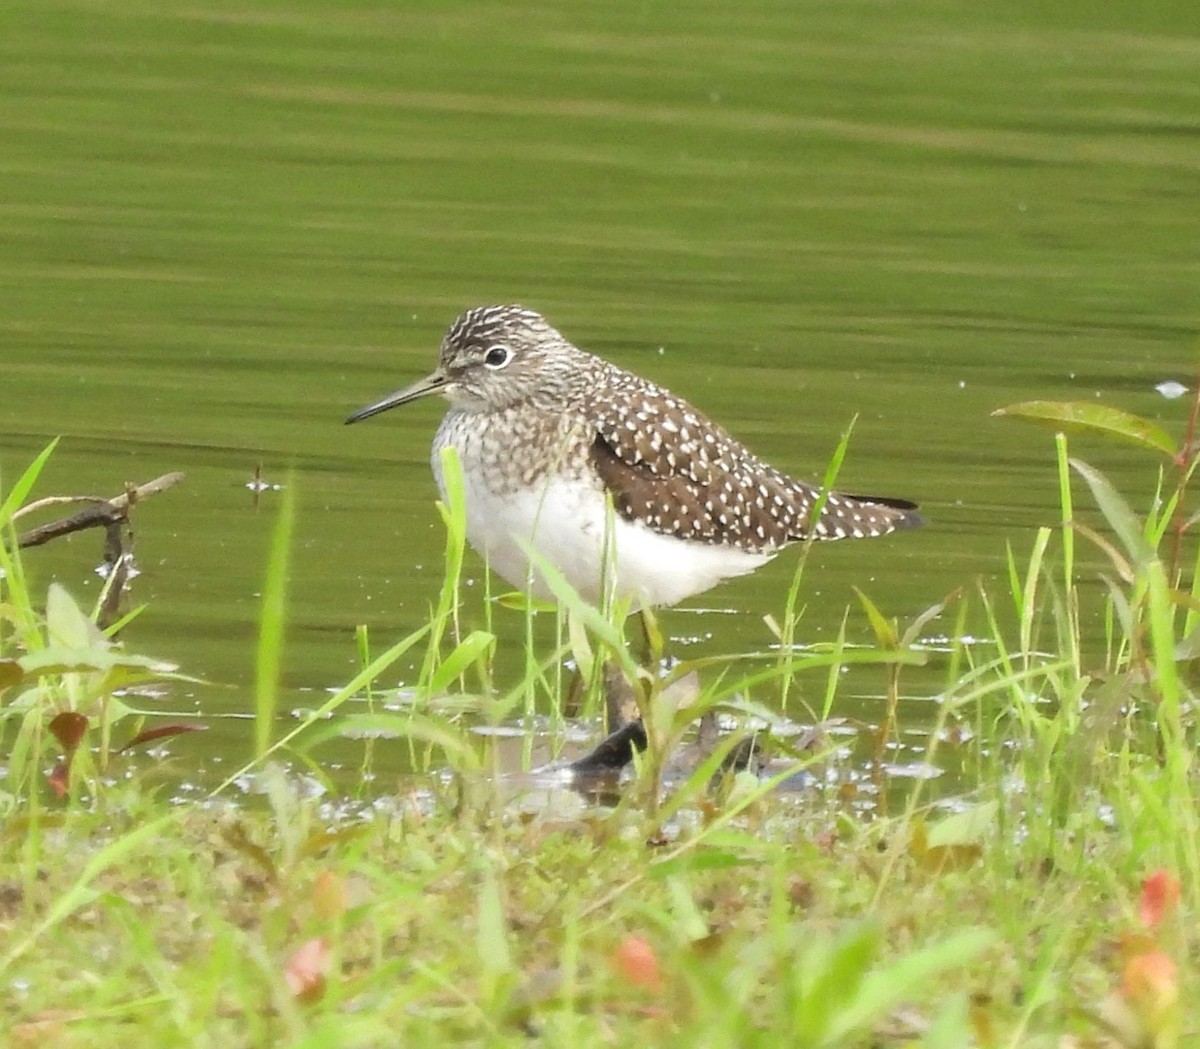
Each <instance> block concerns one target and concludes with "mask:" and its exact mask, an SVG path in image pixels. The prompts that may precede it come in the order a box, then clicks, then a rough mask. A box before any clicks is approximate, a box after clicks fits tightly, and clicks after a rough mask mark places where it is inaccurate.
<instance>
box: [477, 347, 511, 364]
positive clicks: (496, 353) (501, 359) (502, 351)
mask: <svg viewBox="0 0 1200 1049" xmlns="http://www.w3.org/2000/svg"><path fill="white" fill-rule="evenodd" d="M508 358H509V352H508V349H507V347H504V346H493V347H492V348H491V349H490V350H488V351H487V356H486V357H484V358H483V363H484V364H486V365H487V366H488V367H489V368H503V367H504V366H505V365H506V364H507V363H508Z"/></svg>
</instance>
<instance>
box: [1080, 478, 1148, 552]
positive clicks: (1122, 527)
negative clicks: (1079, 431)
mask: <svg viewBox="0 0 1200 1049" xmlns="http://www.w3.org/2000/svg"><path fill="white" fill-rule="evenodd" d="M1070 463H1071V468H1072V469H1073V470H1074V471H1075V472H1076V473H1077V474H1079V476H1080V477H1082V478H1083V479H1084V480H1085V481H1086V482H1087V484H1088V487H1089V488H1090V489H1091V490H1092V496H1093V497H1094V498H1095V500H1096V504H1097V505H1098V506H1099V507H1100V512H1101V513H1102V514H1104V519H1105V520H1106V521H1108V523H1109V526H1110V527H1111V528H1112V530H1113V531H1114V532H1116V533H1117V538H1118V539H1120V540H1121V545H1122V546H1124V547H1125V552H1126V554H1128V555H1129V559H1130V560H1131V561H1132V562H1133V563H1134V564H1135V565H1139V566H1141V567H1145V566H1146V565H1148V564H1149V563H1150V562H1151V561H1152V560H1154V551H1153V550H1151V549H1150V544H1149V543H1147V542H1146V537H1145V536H1144V535H1143V534H1142V528H1141V524H1140V523H1139V522H1138V519H1137V515H1136V514H1135V513H1134V512H1133V510H1131V509H1130V507H1129V504H1128V503H1127V502H1126V501H1125V500H1124V498H1123V497H1122V496H1121V493H1120V492H1118V491H1117V490H1116V489H1115V488H1114V487H1113V486H1112V485H1111V484H1110V483H1109V480H1108V478H1107V477H1105V476H1104V474H1102V473H1101V472H1100V471H1099V470H1097V469H1095V468H1093V467H1091V466H1089V465H1088V464H1087V463H1085V462H1083V461H1082V460H1080V459H1072V460H1070Z"/></svg>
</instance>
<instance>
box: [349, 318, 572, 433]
mask: <svg viewBox="0 0 1200 1049" xmlns="http://www.w3.org/2000/svg"><path fill="white" fill-rule="evenodd" d="M572 352H574V353H578V352H579V351H577V350H575V349H574V347H572V346H571V344H570V343H568V342H567V341H566V340H565V339H564V338H563V337H562V336H561V335H560V334H559V333H558V332H557V331H556V330H555V329H554V328H552V327H551V326H550V324H549V323H547V321H546V319H545V317H543V316H542V315H541V314H540V313H535V312H534V311H533V310H527V309H525V308H524V307H523V306H476V307H475V308H474V309H470V310H467V311H466V312H465V313H463V314H461V315H460V316H459V318H458V319H457V320H456V321H455V322H454V323H453V324H451V325H450V328H449V330H448V331H447V332H446V334H445V336H444V337H443V338H442V346H441V350H440V352H439V355H438V366H437V368H436V369H435V370H434V371H433V372H432V373H431V374H430V375H427V376H426V377H425V378H424V379H420V380H418V381H417V382H414V383H413V384H412V385H410V386H406V387H405V388H404V389H403V390H397V391H396V392H395V393H392V394H389V395H388V396H387V397H384V398H383V399H382V400H379V401H376V402H375V403H374V404H369V405H367V406H366V407H365V408H360V409H359V410H358V411H357V412H355V413H354V414H353V415H351V416H350V417H349V418H348V419H347V420H346V422H348V423H354V422H358V421H359V420H360V419H367V418H370V417H371V416H372V415H378V414H379V413H380V412H384V411H387V410H388V409H389V408H395V407H397V406H399V405H401V404H407V403H408V402H409V401H415V400H416V399H417V398H419V397H425V396H428V395H429V394H433V393H436V394H440V395H441V396H442V397H445V398H446V400H448V401H449V402H450V403H451V404H453V405H454V406H455V407H456V408H460V409H463V410H464V411H496V410H499V409H503V408H507V407H509V406H510V405H513V404H517V403H519V402H520V401H524V400H528V399H530V398H536V397H537V395H538V394H540V393H545V392H547V391H551V392H552V391H553V390H554V389H555V388H556V386H557V385H558V384H559V383H560V382H561V381H563V380H564V379H565V378H566V377H567V376H568V375H569V372H570V361H569V357H570V354H571V353H572Z"/></svg>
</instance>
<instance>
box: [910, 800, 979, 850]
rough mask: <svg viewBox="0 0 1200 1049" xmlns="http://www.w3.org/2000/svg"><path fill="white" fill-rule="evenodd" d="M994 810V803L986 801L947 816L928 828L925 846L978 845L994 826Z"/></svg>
mask: <svg viewBox="0 0 1200 1049" xmlns="http://www.w3.org/2000/svg"><path fill="white" fill-rule="evenodd" d="M996 810H997V805H996V802H994V801H986V802H984V803H983V804H982V805H973V806H972V807H971V808H969V809H964V810H963V811H962V812H956V813H954V814H953V815H952V816H947V817H946V818H945V819H944V820H939V821H938V822H937V823H935V824H934V825H933V826H932V827H930V828H929V836H928V838H927V840H926V845H927V846H928V847H929V848H931V849H933V848H950V847H953V846H958V845H978V844H980V843H981V842H982V841H983V839H984V837H985V836H986V835H987V834H988V832H989V831H991V830H992V829H993V828H994V827H995V826H996Z"/></svg>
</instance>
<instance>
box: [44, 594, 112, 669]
mask: <svg viewBox="0 0 1200 1049" xmlns="http://www.w3.org/2000/svg"><path fill="white" fill-rule="evenodd" d="M46 632H47V633H48V634H49V635H50V641H51V644H53V643H55V642H57V643H58V644H60V645H62V646H63V647H64V648H69V649H76V650H80V651H98V652H107V651H108V650H109V648H111V646H112V642H110V641H109V640H108V639H107V638H106V637H105V636H104V634H103V633H101V631H100V628H99V627H98V626H96V624H95V623H93V622H92V621H91V620H90V619H88V617H87V616H86V615H85V614H84V612H83V609H81V608H80V607H79V605H78V604H76V602H75V599H74V598H73V597H72V596H71V595H70V594H69V593H67V591H66V589H65V588H64V587H62V586H60V585H59V584H58V583H51V584H50V589H49V590H48V591H47V593H46Z"/></svg>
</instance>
